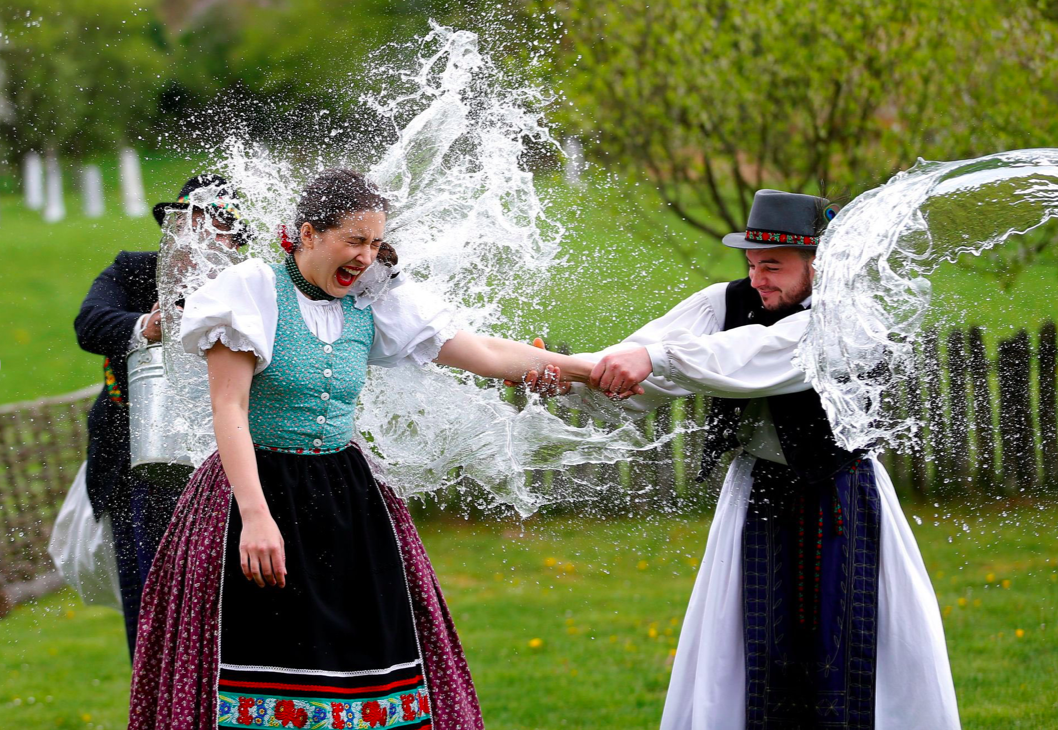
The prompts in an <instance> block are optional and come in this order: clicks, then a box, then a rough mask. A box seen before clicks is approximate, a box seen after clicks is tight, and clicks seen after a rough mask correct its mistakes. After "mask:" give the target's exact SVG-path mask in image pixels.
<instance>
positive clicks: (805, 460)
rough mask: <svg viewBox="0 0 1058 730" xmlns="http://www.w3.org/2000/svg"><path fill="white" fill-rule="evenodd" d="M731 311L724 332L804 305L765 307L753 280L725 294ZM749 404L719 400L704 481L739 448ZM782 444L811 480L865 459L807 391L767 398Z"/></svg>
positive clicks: (709, 427)
mask: <svg viewBox="0 0 1058 730" xmlns="http://www.w3.org/2000/svg"><path fill="white" fill-rule="evenodd" d="M725 301H726V303H727V313H726V315H725V316H724V330H725V331H726V330H729V329H734V328H735V327H744V326H746V325H749V324H761V325H765V326H770V325H773V324H775V323H776V322H778V321H779V320H781V319H783V318H785V317H788V316H790V315H791V314H794V313H795V312H799V311H801V308H800V306H798V307H795V308H794V309H790V310H785V311H782V312H771V311H768V310H767V309H765V308H764V305H763V303H762V302H761V299H760V294H758V293H757V291H756V290H755V289H753V287H751V286H750V283H749V279H748V278H747V279H739V280H738V281H732V282H731V283H730V284H728V285H727V292H726V296H725ZM748 404H749V400H744V399H734V398H714V399H713V407H712V410H711V411H710V413H709V417H708V418H707V419H706V436H705V447H704V449H703V451H702V470H701V473H700V474H699V476H698V478H699V480H703V479H705V478H706V477H707V476H709V473H710V472H712V470H713V467H715V466H716V463H717V462H718V461H719V460H720V457H721V456H723V455H724V453H725V452H727V451H730V450H731V449H733V448H736V447H737V446H738V445H739V443H738V438H737V433H738V428H739V422H740V420H741V418H742V413H743V411H744V410H745V408H746V406H747V405H748ZM768 409H769V410H770V411H771V417H772V421H773V422H774V423H775V430H776V432H777V433H778V435H779V445H780V446H782V452H783V455H784V456H785V457H786V461H787V463H788V464H789V465H790V468H791V469H793V470H794V471H795V472H796V473H797V474H798V476H800V477H801V478H802V479H805V480H806V481H809V482H819V481H824V480H827V479H829V478H830V477H832V476H833V475H834V474H835V473H836V472H838V471H839V470H840V469H842V468H843V467H845V466H848V465H849V464H850V463H851V462H853V461H854V460H856V459H858V458H860V457H861V456H863V453H864V452H862V451H856V452H852V451H846V450H845V449H843V448H841V447H840V446H838V444H837V442H836V441H835V440H834V432H833V431H832V430H831V428H830V422H829V421H828V420H827V414H826V411H824V410H823V403H822V401H820V399H819V394H818V393H816V392H815V391H814V390H804V391H801V392H799V393H790V394H789V395H773V396H770V397H769V398H768Z"/></svg>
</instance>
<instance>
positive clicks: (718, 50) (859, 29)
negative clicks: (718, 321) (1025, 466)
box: [0, 0, 1058, 728]
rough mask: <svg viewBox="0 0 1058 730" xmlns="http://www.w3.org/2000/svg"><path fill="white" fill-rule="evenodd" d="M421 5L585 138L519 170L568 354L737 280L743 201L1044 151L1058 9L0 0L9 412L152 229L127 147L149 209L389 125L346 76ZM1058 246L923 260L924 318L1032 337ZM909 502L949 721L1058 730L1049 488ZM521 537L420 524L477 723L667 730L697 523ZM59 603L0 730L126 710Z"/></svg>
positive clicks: (418, 21) (2, 305)
mask: <svg viewBox="0 0 1058 730" xmlns="http://www.w3.org/2000/svg"><path fill="white" fill-rule="evenodd" d="M431 19H433V20H436V21H437V22H440V23H445V24H450V25H453V26H456V27H462V28H467V29H470V30H475V31H478V32H480V34H481V39H482V43H483V44H484V45H485V47H486V50H487V51H488V52H489V53H490V54H491V55H492V56H493V57H494V58H496V59H498V60H499V61H501V62H502V64H503V67H504V68H505V69H506V71H507V73H509V78H510V82H511V83H535V84H539V85H540V86H542V87H544V88H546V89H549V90H550V91H551V99H552V100H551V103H550V104H549V105H548V106H547V108H546V109H544V110H543V111H544V112H545V113H546V116H547V119H548V121H549V123H550V124H551V126H552V129H553V132H554V136H555V138H556V139H557V140H568V139H571V138H576V139H578V140H579V141H580V143H581V145H582V146H583V150H584V155H585V158H586V161H587V168H586V170H585V171H584V172H583V180H582V184H579V185H578V184H570V183H569V182H568V181H567V179H566V178H565V177H564V175H563V172H562V168H563V164H564V160H563V158H562V155H561V154H560V153H559V151H558V150H557V149H534V150H533V153H532V154H531V155H527V157H526V159H525V160H524V164H525V166H526V167H527V168H530V169H532V170H534V171H535V172H536V173H537V184H538V188H539V190H540V191H541V193H542V194H543V196H544V197H545V198H546V199H547V200H548V201H549V203H550V205H551V206H552V211H553V213H554V217H555V218H557V219H559V220H561V221H562V222H563V223H564V224H566V225H568V226H569V235H568V236H567V238H566V240H565V241H564V247H565V249H566V253H567V255H568V259H569V261H568V264H567V265H566V266H565V267H562V268H560V269H559V270H557V271H556V272H555V275H554V279H553V288H552V291H551V295H550V296H551V300H550V301H547V302H542V303H540V304H541V306H542V307H543V311H544V312H546V313H547V316H548V319H549V321H548V322H541V323H540V327H541V328H542V327H545V326H546V327H548V331H547V334H548V335H549V337H550V339H552V340H553V341H559V342H562V341H564V342H568V343H570V344H571V345H573V346H575V347H578V348H581V347H582V348H585V349H590V348H595V347H599V346H603V345H606V344H609V343H611V342H613V341H615V340H617V339H619V338H620V337H622V336H624V335H625V334H627V333H628V332H629V331H631V330H632V329H634V327H635V326H637V325H638V324H639V323H642V322H644V321H645V320H647V319H649V318H651V317H653V316H657V315H660V314H661V313H663V312H664V311H665V310H666V309H668V308H669V307H671V306H672V305H673V304H675V303H676V302H677V301H679V300H680V299H682V298H683V297H685V296H686V295H687V294H688V293H689V292H690V291H693V290H696V289H698V288H701V287H702V286H703V285H705V284H706V283H709V282H711V281H719V280H726V279H730V278H734V277H737V276H740V275H742V272H743V271H744V269H743V262H742V260H741V259H740V257H739V256H738V254H737V253H733V252H731V251H730V250H727V249H724V248H723V247H721V246H719V245H718V243H717V241H716V239H717V236H718V235H722V234H723V233H726V232H728V231H731V230H738V229H739V228H741V227H742V226H743V224H744V221H745V216H746V213H747V210H748V206H749V203H750V201H751V199H752V193H753V191H754V190H756V189H758V188H760V187H776V188H781V189H787V190H795V191H803V192H808V193H817V192H819V191H820V190H821V189H822V190H825V191H826V193H827V194H828V195H831V196H833V197H835V198H837V199H850V198H851V197H854V196H855V195H857V194H859V193H860V192H863V191H864V190H866V189H869V188H872V187H874V186H876V185H879V184H881V183H883V182H884V181H885V180H887V179H888V178H889V177H890V176H891V175H892V174H893V173H895V172H896V171H898V170H901V169H906V168H908V167H910V166H911V165H913V164H914V163H915V160H916V159H917V158H918V157H923V158H927V159H957V158H968V157H976V156H980V155H984V154H989V153H992V152H996V151H1000V150H1004V149H1013V148H1027V147H1037V146H1039V147H1050V146H1055V140H1056V139H1058V136H1056V133H1058V114H1056V111H1058V53H1056V50H1058V49H1056V38H1058V0H980V1H975V2H972V3H968V2H964V1H956V0H905V1H904V2H900V3H875V2H868V1H866V0H833V1H832V2H826V3H824V2H817V1H813V0H804V1H802V2H790V1H789V0H743V1H741V2H737V3H735V2H729V1H726V0H664V1H663V2H658V1H657V0H620V1H619V0H509V1H508V2H501V3H497V2H493V1H492V0H464V1H462V2H457V1H456V0H355V1H350V0H226V1H218V0H8V2H6V3H4V5H3V7H0V252H2V253H3V255H4V259H3V264H2V265H0V311H3V312H4V315H3V316H2V317H0V361H2V368H0V402H8V401H12V400H19V399H28V398H36V397H39V396H43V395H53V394H57V393H62V392H66V391H70V390H73V389H75V388H79V387H83V386H86V385H91V384H93V383H98V382H99V381H100V376H101V368H100V362H99V360H100V358H98V357H95V356H92V355H89V354H87V353H83V352H81V351H80V350H79V349H78V348H77V344H76V341H75V340H74V337H73V330H72V321H73V317H74V316H75V314H76V311H77V308H78V306H79V304H80V301H81V299H82V298H83V296H84V294H85V292H86V291H87V289H88V286H89V285H90V283H91V280H92V278H93V277H94V276H95V275H96V274H97V273H98V272H99V271H100V270H102V269H103V268H104V267H105V266H106V265H107V264H108V263H109V262H110V261H111V260H112V259H113V256H114V255H115V254H116V253H117V251H119V250H122V249H133V250H142V249H152V248H154V247H156V245H157V241H158V228H157V226H156V225H155V223H154V221H153V220H152V219H151V218H150V217H145V218H130V217H128V216H127V215H125V212H124V211H123V210H122V209H121V203H120V201H119V195H118V192H117V191H118V166H117V157H116V154H117V150H118V149H120V148H122V147H126V146H131V147H133V148H135V149H136V150H137V151H138V152H139V154H140V156H141V158H142V160H143V177H144V182H145V186H146V196H147V200H148V203H154V202H156V201H160V200H168V199H172V196H173V195H174V194H175V192H176V190H178V189H179V187H180V185H181V184H182V182H183V181H184V180H185V179H186V178H187V177H188V176H190V175H191V174H194V173H197V172H201V171H203V170H205V169H207V168H208V167H209V165H210V158H209V152H210V150H211V149H212V148H213V147H214V146H215V145H217V144H218V143H219V142H221V141H222V140H223V139H224V138H226V137H227V136H229V135H230V134H232V133H239V134H241V135H243V136H245V137H246V138H249V139H253V140H257V141H261V142H264V143H265V144H267V145H269V146H273V147H285V148H288V149H290V150H291V151H292V152H293V153H294V154H298V151H299V149H301V148H302V147H303V146H304V145H306V144H308V143H310V142H311V139H312V136H313V134H314V132H315V126H314V124H315V122H314V120H315V119H316V118H317V116H318V115H319V114H320V113H321V112H322V111H323V110H327V112H328V114H330V115H334V116H335V117H339V118H341V119H342V120H343V124H333V125H331V126H332V127H334V128H338V127H341V128H342V129H344V130H345V131H344V132H343V133H342V136H341V137H339V138H337V139H335V140H333V143H334V145H336V146H345V147H348V146H350V145H355V143H356V140H357V139H360V138H362V137H363V136H364V135H372V136H380V135H381V136H383V137H384V136H385V135H388V134H392V130H388V129H380V128H376V127H373V126H372V122H371V121H370V118H369V117H368V116H367V115H363V114H361V113H360V110H359V109H358V107H357V104H358V102H359V92H360V91H361V90H370V89H373V88H374V85H377V84H381V83H383V79H382V77H380V76H372V74H371V73H369V67H370V66H371V65H377V64H378V63H380V62H384V61H386V60H392V61H394V62H399V61H400V60H401V59H402V58H405V57H406V56H407V44H414V43H415V39H416V38H418V37H420V36H421V35H422V34H423V33H424V32H426V31H427V30H428V29H429V22H430V20H431ZM369 58H370V59H373V61H372V64H369V63H368V59H369ZM528 60H532V61H533V63H527V61H528ZM30 150H35V151H39V152H46V151H49V150H53V151H55V152H56V153H57V155H58V156H59V158H60V159H61V160H62V165H63V168H64V171H65V172H66V180H67V191H68V193H69V197H68V200H67V208H68V210H69V215H68V216H67V217H66V219H65V220H63V221H61V222H58V223H54V224H44V223H43V222H42V220H41V215H40V213H39V212H37V211H30V210H27V209H26V208H25V207H24V205H23V203H22V198H21V188H20V185H21V183H20V179H21V164H22V159H23V155H24V154H25V153H26V152H28V151H30ZM88 162H92V163H96V164H98V165H100V167H101V168H102V172H103V177H104V186H105V189H106V191H107V213H106V215H105V216H103V217H101V218H96V219H89V218H86V217H84V216H83V215H82V214H81V213H80V212H79V210H80V206H79V196H80V194H81V192H80V191H79V190H78V188H77V182H78V181H77V176H76V175H74V174H71V173H72V172H73V171H75V170H77V169H78V168H79V167H80V166H81V165H83V164H84V163H88ZM1053 237H1054V229H1053V228H1047V229H1044V230H1041V231H1040V232H1038V233H1036V234H1034V235H1030V236H1025V237H1023V238H1019V239H1017V240H1016V241H1014V242H1013V243H1012V244H1011V245H1008V246H1004V247H1003V249H1002V251H996V252H992V253H989V254H987V255H985V256H982V257H981V258H980V259H975V260H973V261H971V262H969V263H968V264H967V265H966V266H965V267H963V268H955V267H953V268H951V269H948V270H946V271H945V272H942V273H940V274H939V275H938V276H937V277H936V278H935V280H934V285H935V292H936V298H935V302H936V305H937V307H936V315H935V316H937V317H942V318H946V319H947V320H948V321H952V322H953V323H958V324H968V323H975V324H985V325H986V326H988V327H989V328H990V329H991V330H992V332H993V333H995V334H997V335H1001V336H1006V335H1008V334H1011V333H1012V332H1013V331H1014V330H1016V329H1017V328H1019V327H1022V326H1027V327H1030V328H1033V329H1035V328H1038V325H1039V324H1040V323H1041V322H1042V321H1043V320H1044V319H1046V318H1048V317H1053V315H1054V313H1055V306H1054V304H1053V292H1054V290H1055V282H1056V276H1055V275H1056V273H1058V268H1056V267H1058V257H1056V255H1055V248H1056V247H1055V246H1053V245H1051V241H1052V240H1053ZM633 284H634V285H633ZM527 321H531V320H529V319H528V318H527ZM526 326H527V327H529V326H530V325H526ZM537 333H538V332H537V331H535V330H534V329H526V330H525V331H523V332H520V333H516V334H520V335H522V336H525V337H530V336H532V335H534V334H537ZM995 339H996V338H995V337H992V338H991V340H990V341H995ZM908 511H909V515H911V516H914V515H915V514H919V513H921V514H922V515H923V516H924V517H925V521H924V522H922V521H916V522H915V524H914V529H915V530H916V533H917V535H918V538H919V540H920V542H921V545H922V549H923V553H924V554H925V556H926V559H927V562H928V565H929V568H930V571H931V575H932V577H933V578H934V581H935V583H934V586H935V588H936V590H937V591H938V599H939V601H940V605H941V608H942V612H943V615H944V618H945V623H946V631H947V639H948V642H949V646H950V650H951V656H952V664H953V671H954V674H955V680H956V686H957V691H958V693H959V699H960V707H961V709H962V713H963V720H964V723H965V726H966V727H967V728H985V727H988V728H1010V727H1028V728H1048V727H1054V726H1056V725H1058V721H1055V719H1054V718H1055V717H1056V716H1058V696H1056V695H1055V687H1054V683H1053V681H1052V677H1053V676H1054V673H1055V672H1056V671H1058V649H1056V647H1055V643H1054V640H1053V637H1051V632H1052V631H1053V625H1054V623H1055V622H1053V621H1050V615H1052V614H1053V613H1054V599H1055V590H1056V588H1055V586H1056V585H1058V584H1056V582H1055V581H1056V580H1058V577H1056V576H1058V570H1056V566H1055V563H1054V558H1053V556H1054V555H1055V554H1058V553H1056V551H1055V544H1054V535H1055V525H1054V514H1055V512H1054V510H1053V505H1052V504H1051V503H1047V502H1040V503H1032V504H1026V503H1010V502H1007V501H1002V502H997V503H996V504H995V505H993V506H991V507H988V508H985V509H982V510H970V511H969V512H965V513H960V512H958V511H954V512H949V511H948V510H947V509H946V508H941V507H936V508H926V507H924V505H922V504H918V505H914V504H912V505H910V506H909V507H908ZM525 528H526V530H525V532H522V526H521V525H511V524H508V523H500V524H488V523H483V524H462V523H461V521H459V520H449V519H435V520H432V521H429V522H427V524H426V525H425V526H424V530H423V531H424V533H425V539H426V541H427V543H428V544H429V547H430V549H431V554H432V555H433V556H434V558H435V560H436V562H437V567H438V571H439V574H440V576H441V580H442V583H443V584H444V585H445V587H446V590H447V591H448V592H449V595H450V598H451V603H452V608H453V612H454V614H455V616H456V618H457V621H459V625H460V629H461V632H462V635H463V637H464V639H465V641H466V643H467V649H468V653H469V656H470V661H471V665H472V668H473V669H474V671H475V674H476V678H477V680H478V683H479V690H480V692H481V695H482V700H483V704H484V709H485V717H486V720H487V721H488V722H489V723H490V726H491V727H499V728H537V727H541V728H542V727H559V726H568V727H603V726H621V727H629V728H631V727H655V726H656V724H657V721H658V719H659V718H660V711H661V704H662V702H663V700H664V691H665V687H666V685H667V676H668V674H667V673H668V666H669V662H670V652H671V648H672V642H673V641H674V637H675V636H676V635H677V634H678V631H679V620H680V617H681V616H682V613H683V610H684V607H685V606H686V601H687V596H688V594H689V591H690V586H691V584H692V581H693V575H694V568H695V567H696V564H697V563H696V561H697V559H698V558H699V556H700V554H701V552H702V549H703V548H704V542H705V535H706V531H707V528H708V516H704V517H703V516H701V515H692V516H688V517H686V518H671V519H670V518H667V517H666V518H657V517H651V518H650V519H643V520H638V519H637V520H614V521H613V522H608V523H603V524H599V523H596V522H592V521H588V520H582V519H580V518H576V519H573V518H571V519H569V520H568V521H566V520H565V518H562V519H558V520H557V521H555V520H553V521H548V520H544V519H541V518H536V520H535V521H532V522H530V523H529V524H528V525H526V526H525ZM953 542H954V543H955V544H954V546H953V544H952V543H953ZM641 566H642V567H641ZM508 570H509V571H511V575H508V573H507V571H508ZM75 602H76V599H74V598H72V597H71V594H69V593H63V594H59V595H56V596H52V597H50V598H48V599H45V600H44V601H42V602H41V603H39V604H31V605H27V606H23V607H20V608H19V609H18V610H17V611H16V612H15V613H14V614H13V615H11V616H10V617H8V618H5V619H4V620H3V621H0V636H3V639H2V640H0V728H4V727H8V726H11V727H50V726H59V727H63V726H65V727H75V726H76V727H85V726H91V727H97V728H98V727H119V726H121V724H122V723H123V721H124V717H125V712H126V711H127V706H126V705H127V680H128V668H127V663H126V659H125V656H124V644H123V639H122V635H121V628H120V621H119V619H118V618H117V617H116V615H113V614H109V613H107V612H105V611H102V610H100V609H87V610H85V609H83V608H82V607H80V606H79V605H75ZM537 642H538V643H537ZM73 657H76V661H71V658H73ZM8 723H13V724H11V725H9V724H8Z"/></svg>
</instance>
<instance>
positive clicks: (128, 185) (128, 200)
mask: <svg viewBox="0 0 1058 730" xmlns="http://www.w3.org/2000/svg"><path fill="white" fill-rule="evenodd" d="M121 197H122V200H123V201H124V204H125V214H126V215H128V216H131V217H133V218H141V217H143V216H145V215H147V199H146V198H145V197H144V195H143V175H142V174H141V173H140V158H139V156H138V155H137V154H136V150H134V149H132V148H131V147H125V148H124V149H123V150H121Z"/></svg>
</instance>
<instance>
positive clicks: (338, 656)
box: [129, 448, 483, 730]
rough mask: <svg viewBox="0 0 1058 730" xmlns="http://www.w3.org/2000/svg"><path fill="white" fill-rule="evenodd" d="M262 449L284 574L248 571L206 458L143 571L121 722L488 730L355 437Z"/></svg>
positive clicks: (421, 573)
mask: <svg viewBox="0 0 1058 730" xmlns="http://www.w3.org/2000/svg"><path fill="white" fill-rule="evenodd" d="M257 456H258V469H259V471H260V473H261V475H262V487H263V488H264V490H265V497H266V499H267V500H268V502H269V505H270V508H271V510H272V512H273V516H274V517H275V518H276V522H277V524H279V527H280V531H281V532H282V533H283V536H284V540H285V541H286V545H287V550H286V552H287V560H288V585H287V587H286V588H283V589H279V588H264V589H262V588H257V587H256V586H253V585H252V584H249V583H247V581H246V580H245V578H243V577H242V575H241V571H240V570H239V567H238V541H239V532H240V530H241V528H240V524H239V521H238V509H237V508H235V506H234V503H233V500H232V493H231V487H230V485H229V483H228V480H227V478H226V476H225V474H224V470H223V468H222V466H221V463H220V458H219V456H218V455H216V454H214V455H213V456H212V457H210V458H209V459H208V460H207V461H206V463H204V464H203V465H202V466H201V467H200V468H199V470H198V471H197V472H196V473H195V474H194V475H193V476H192V478H191V481H190V482H189V484H188V486H187V488H186V490H185V491H184V494H183V496H182V497H181V499H180V502H179V504H178V505H177V509H176V513H175V515H174V517H173V521H172V523H171V524H170V527H169V529H168V531H167V532H166V535H165V537H164V538H163V540H162V544H161V546H160V548H159V551H158V555H157V557H156V559H155V561H154V565H153V567H152V568H151V572H150V575H149V577H148V580H147V584H146V587H145V590H144V596H143V604H142V608H141V614H140V623H139V632H138V642H137V649H136V656H135V659H134V662H133V677H132V694H131V700H130V712H129V715H130V722H129V727H130V728H133V729H135V730H140V729H141V728H142V729H145V728H173V729H177V728H181V729H182V728H194V729H198V728H215V727H239V726H247V725H250V726H253V725H266V726H281V727H295V728H353V727H380V728H381V727H387V728H388V727H400V728H407V729H408V730H415V729H417V728H439V729H441V730H456V729H457V728H458V729H461V730H462V729H465V730H479V729H480V728H482V727H483V724H482V720H481V711H480V709H479V707H478V702H477V697H476V694H475V692H474V686H473V683H472V681H471V678H470V672H469V670H468V668H467V664H466V659H465V657H464V655H463V651H462V648H461V646H460V644H459V639H458V637H457V635H456V631H455V627H454V625H453V622H452V618H451V615H450V614H449V612H448V609H447V606H446V605H445V602H444V598H443V596H442V595H441V590H440V586H439V585H438V582H437V577H436V575H435V574H434V572H433V568H432V567H431V565H430V562H429V560H428V559H427V557H426V552H425V550H424V549H423V546H422V543H421V541H420V540H419V537H418V534H417V533H416V531H415V527H414V525H413V524H412V521H411V517H410V515H409V514H408V511H407V508H406V507H405V505H404V503H403V501H402V500H400V499H399V498H398V497H397V496H396V495H395V494H394V493H393V491H392V490H390V489H389V488H388V487H386V486H384V485H382V484H378V483H376V482H375V480H374V479H373V478H372V477H371V474H370V470H369V468H368V466H367V463H366V462H365V461H364V458H363V456H362V454H361V453H360V452H359V450H358V449H356V448H350V449H347V450H346V451H344V452H340V453H339V454H334V455H324V456H293V455H285V454H271V453H267V452H260V451H259V452H258V453H257ZM299 490H300V491H299ZM296 577H297V578H298V579H297V580H295V578H296Z"/></svg>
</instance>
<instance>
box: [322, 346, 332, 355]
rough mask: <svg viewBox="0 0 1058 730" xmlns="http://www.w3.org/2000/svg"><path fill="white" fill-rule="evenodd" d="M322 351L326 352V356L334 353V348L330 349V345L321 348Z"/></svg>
mask: <svg viewBox="0 0 1058 730" xmlns="http://www.w3.org/2000/svg"><path fill="white" fill-rule="evenodd" d="M323 351H324V352H326V353H327V354H328V355H330V354H331V353H332V352H334V348H333V347H331V346H330V345H324V346H323Z"/></svg>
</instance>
